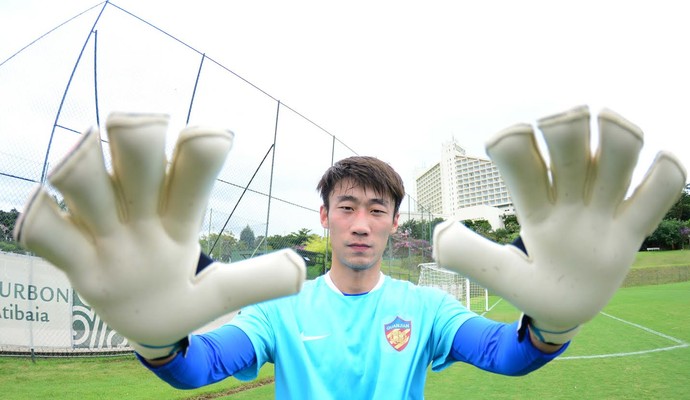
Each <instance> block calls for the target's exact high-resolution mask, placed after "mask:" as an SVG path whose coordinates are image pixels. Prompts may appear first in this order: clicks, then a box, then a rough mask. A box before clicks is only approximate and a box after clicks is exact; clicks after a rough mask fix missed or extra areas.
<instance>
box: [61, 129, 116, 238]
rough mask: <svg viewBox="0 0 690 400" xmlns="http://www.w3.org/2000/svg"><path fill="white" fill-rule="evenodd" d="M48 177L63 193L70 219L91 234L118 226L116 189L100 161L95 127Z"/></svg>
mask: <svg viewBox="0 0 690 400" xmlns="http://www.w3.org/2000/svg"><path fill="white" fill-rule="evenodd" d="M49 180H50V182H51V183H52V184H53V186H55V187H56V188H57V189H58V190H60V192H61V193H62V195H63V196H64V198H65V204H66V205H67V208H68V209H69V210H70V213H71V215H72V219H73V220H74V221H75V222H77V223H78V224H81V225H84V226H85V227H86V228H87V229H88V231H89V232H90V233H91V234H93V235H107V234H109V233H110V232H112V230H113V229H114V228H115V226H117V224H118V214H117V212H118V211H117V206H116V200H115V193H114V190H113V186H112V181H111V180H110V175H108V171H107V170H106V168H105V163H104V161H103V150H102V148H101V137H100V134H99V133H98V130H96V129H91V130H89V131H88V132H87V133H86V134H85V135H84V137H83V138H82V140H81V141H80V142H79V143H78V145H77V146H76V147H75V148H74V150H72V152H71V153H70V154H69V155H68V156H67V157H65V158H64V159H63V160H62V161H61V162H60V164H59V165H58V166H57V167H56V168H55V170H54V171H53V172H51V174H50V177H49ZM54 233H55V234H58V235H59V233H58V232H54Z"/></svg>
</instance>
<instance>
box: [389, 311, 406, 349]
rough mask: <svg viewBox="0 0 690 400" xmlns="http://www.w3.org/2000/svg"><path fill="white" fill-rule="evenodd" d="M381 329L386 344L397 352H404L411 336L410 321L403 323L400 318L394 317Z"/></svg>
mask: <svg viewBox="0 0 690 400" xmlns="http://www.w3.org/2000/svg"><path fill="white" fill-rule="evenodd" d="M383 329H384V333H385V334H386V340H387V341H388V344H390V345H391V346H393V348H394V349H396V350H397V351H403V350H405V347H407V344H408V343H409V342H410V335H411V334H412V321H405V320H404V319H402V318H400V317H395V319H394V320H393V321H391V322H389V323H387V324H384V325H383Z"/></svg>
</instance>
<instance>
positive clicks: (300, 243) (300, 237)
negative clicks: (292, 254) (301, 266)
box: [286, 228, 318, 247]
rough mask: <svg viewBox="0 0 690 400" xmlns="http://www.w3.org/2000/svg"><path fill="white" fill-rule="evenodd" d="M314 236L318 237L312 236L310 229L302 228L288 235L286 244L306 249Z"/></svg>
mask: <svg viewBox="0 0 690 400" xmlns="http://www.w3.org/2000/svg"><path fill="white" fill-rule="evenodd" d="M312 236H318V235H315V234H312V233H311V230H310V229H307V228H302V229H300V230H299V231H297V232H293V233H290V234H289V235H287V237H286V239H287V240H286V242H287V244H288V246H289V247H304V246H305V245H306V244H307V242H309V239H310V238H311V237H312Z"/></svg>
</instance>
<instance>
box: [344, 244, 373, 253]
mask: <svg viewBox="0 0 690 400" xmlns="http://www.w3.org/2000/svg"><path fill="white" fill-rule="evenodd" d="M347 247H349V248H351V249H353V250H356V251H365V250H368V249H369V247H370V246H368V245H366V244H362V243H353V244H349V245H348V246H347Z"/></svg>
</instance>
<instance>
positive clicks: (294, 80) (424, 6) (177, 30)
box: [0, 0, 690, 192]
mask: <svg viewBox="0 0 690 400" xmlns="http://www.w3.org/2000/svg"><path fill="white" fill-rule="evenodd" d="M113 3H114V4H116V5H118V6H119V7H121V8H123V9H125V10H127V11H129V12H131V13H132V14H135V15H137V16H138V17H140V18H142V19H144V20H146V21H148V22H150V23H152V24H154V25H156V26H158V27H160V28H161V29H163V30H165V31H167V32H168V33H170V34H172V35H174V36H175V37H177V38H179V39H180V40H182V41H184V42H186V43H188V44H190V45H191V46H193V47H194V48H196V49H199V50H201V51H203V52H205V53H206V54H207V55H209V56H210V57H212V58H214V59H215V60H218V61H219V62H221V63H222V64H223V65H225V66H227V67H228V68H230V69H231V70H233V71H234V72H235V73H237V74H238V75H240V76H242V77H243V78H245V79H247V80H249V81H251V82H252V83H253V84H255V85H256V86H258V87H259V88H261V89H262V90H264V91H265V92H267V93H269V94H271V95H272V96H274V97H275V98H277V99H279V100H281V102H283V103H285V104H287V105H289V106H290V107H291V108H292V109H294V110H296V111H298V112H299V113H301V114H302V115H305V116H307V117H308V118H310V119H311V120H312V121H314V122H316V123H317V124H319V125H320V126H322V127H323V128H325V129H326V130H327V131H328V132H330V133H332V134H334V135H336V136H337V137H339V138H340V139H342V140H343V141H345V142H346V143H347V144H348V145H349V146H350V147H351V148H353V149H354V150H355V151H357V152H358V153H359V154H365V155H374V156H378V157H380V158H382V159H384V160H385V161H388V162H390V163H391V164H392V165H393V166H394V167H396V168H397V169H398V170H399V171H400V172H401V174H402V175H403V178H404V180H405V184H406V186H407V188H408V191H410V192H412V191H413V190H414V188H413V187H414V178H415V176H416V173H417V171H418V170H419V169H420V168H422V167H425V166H430V165H431V164H433V163H435V162H437V161H438V160H439V157H440V152H441V144H442V143H443V142H446V141H449V140H451V138H455V139H456V140H457V141H458V142H459V143H460V144H461V145H462V146H463V147H465V148H466V150H467V152H468V154H469V155H475V156H480V157H485V152H484V142H485V141H486V140H487V139H488V138H489V137H490V136H491V135H492V134H494V133H495V132H497V131H499V130H501V129H503V128H505V127H507V126H509V125H512V124H514V123H519V122H533V121H534V120H536V119H537V118H540V117H543V116H547V115H550V114H553V113H557V112H560V111H563V110H566V109H569V108H572V107H574V106H578V105H583V104H587V105H590V107H591V108H592V110H593V111H597V110H598V109H600V108H601V107H607V108H610V109H612V110H614V111H616V112H618V113H619V114H622V115H623V116H624V117H626V118H628V119H629V120H631V121H632V122H633V123H635V124H637V125H638V126H640V127H641V128H642V129H643V131H644V132H645V140H646V145H645V148H644V150H643V154H642V157H641V159H640V167H639V168H638V172H637V174H636V178H635V179H636V180H639V179H640V177H641V175H642V173H643V172H644V171H646V169H647V168H648V166H649V164H650V163H651V161H652V159H653V157H654V155H655V154H656V152H657V151H658V150H661V149H667V150H671V151H673V152H674V153H675V154H676V155H677V156H678V157H679V158H680V159H681V160H682V162H683V163H684V164H685V165H686V167H687V166H690V146H689V145H688V139H687V138H688V134H689V133H690V132H689V130H688V121H687V118H686V116H687V115H689V114H690V111H689V109H690V77H689V76H688V74H689V73H690V56H689V55H688V54H689V53H688V48H690V43H688V42H689V41H690V23H688V21H689V19H688V18H689V17H690V14H689V13H688V12H687V11H686V7H685V6H684V5H683V4H684V2H681V1H654V2H651V1H646V2H642V1H583V0H578V1H472V2H469V1H435V0H431V1H423V2H422V1H419V2H409V1H400V0H398V1H360V0H356V1H347V2H326V1H243V2H239V1H209V0H197V1H193V2H192V1H187V2H173V1H162V0H149V1H137V0H118V1H114V2H113ZM96 4H98V2H97V1H93V0H65V1H52V0H2V1H0V38H2V39H1V40H0V61H1V60H4V59H6V58H7V57H9V56H10V55H12V54H13V53H14V52H16V51H17V50H19V49H20V48H22V47H23V46H25V45H26V44H28V43H30V42H31V41H32V40H34V39H36V38H37V37H39V36H40V35H41V34H43V33H45V32H47V31H48V30H50V29H52V28H54V27H55V26H57V25H58V24H60V23H62V22H64V21H66V20H67V19H69V18H70V17H73V16H75V15H76V14H78V13H79V12H81V11H84V10H86V9H88V8H89V7H90V6H93V5H96ZM1 90H2V88H0V91H1ZM9 134H10V133H9V132H0V146H2V142H3V141H5V140H6V139H7V135H9ZM322 172H323V171H315V173H314V181H316V179H318V177H319V176H320V174H321V173H322Z"/></svg>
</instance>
